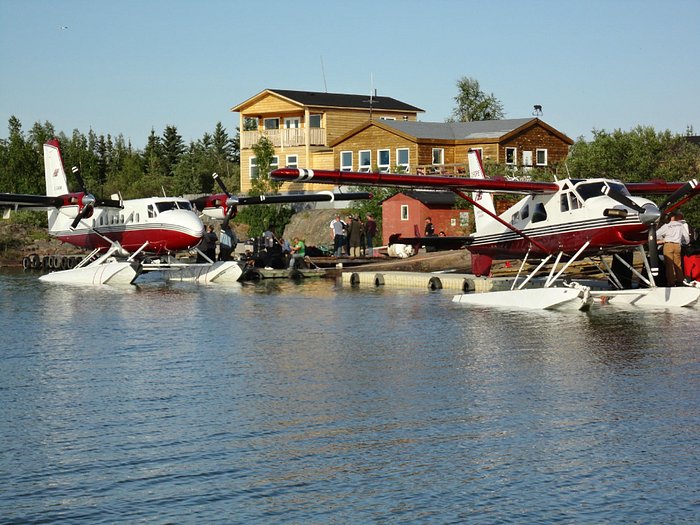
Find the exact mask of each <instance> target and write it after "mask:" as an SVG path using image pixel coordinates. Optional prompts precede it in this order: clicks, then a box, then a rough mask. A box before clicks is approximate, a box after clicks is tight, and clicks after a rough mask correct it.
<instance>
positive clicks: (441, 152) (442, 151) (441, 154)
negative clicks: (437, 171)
mask: <svg viewBox="0 0 700 525" xmlns="http://www.w3.org/2000/svg"><path fill="white" fill-rule="evenodd" d="M435 153H438V154H439V157H440V158H439V162H435ZM430 158H431V159H432V163H433V166H444V165H445V148H433V149H432V152H431V153H430Z"/></svg>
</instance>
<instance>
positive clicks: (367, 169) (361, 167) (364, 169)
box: [357, 149, 372, 173]
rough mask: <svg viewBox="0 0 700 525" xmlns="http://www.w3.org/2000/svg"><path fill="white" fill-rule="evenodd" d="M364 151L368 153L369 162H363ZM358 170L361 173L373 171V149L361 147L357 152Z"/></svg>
mask: <svg viewBox="0 0 700 525" xmlns="http://www.w3.org/2000/svg"><path fill="white" fill-rule="evenodd" d="M363 153H364V154H366V155H368V156H369V157H368V158H369V163H368V164H363V163H362V160H363V159H362V157H363ZM357 171H359V172H361V173H369V172H370V171H372V150H371V149H361V150H360V151H358V152H357Z"/></svg>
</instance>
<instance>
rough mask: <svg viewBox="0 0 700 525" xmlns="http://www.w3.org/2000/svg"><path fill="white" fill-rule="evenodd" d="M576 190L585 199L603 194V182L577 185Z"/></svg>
mask: <svg viewBox="0 0 700 525" xmlns="http://www.w3.org/2000/svg"><path fill="white" fill-rule="evenodd" d="M576 191H577V192H578V194H579V195H580V196H581V198H582V199H583V200H584V201H587V200H588V199H590V198H593V197H600V196H601V195H603V182H587V183H585V184H579V185H578V186H576Z"/></svg>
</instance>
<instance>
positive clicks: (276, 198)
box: [238, 191, 372, 205]
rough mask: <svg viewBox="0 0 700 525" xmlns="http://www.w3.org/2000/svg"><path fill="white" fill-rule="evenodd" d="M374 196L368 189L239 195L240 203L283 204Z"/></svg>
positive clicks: (359, 198)
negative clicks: (339, 191)
mask: <svg viewBox="0 0 700 525" xmlns="http://www.w3.org/2000/svg"><path fill="white" fill-rule="evenodd" d="M371 197H372V194H371V193H368V192H366V191H362V192H352V193H332V192H330V191H328V192H319V193H285V194H279V195H257V196H254V197H238V204H245V205H250V204H282V203H287V202H319V201H351V200H366V199H370V198H371Z"/></svg>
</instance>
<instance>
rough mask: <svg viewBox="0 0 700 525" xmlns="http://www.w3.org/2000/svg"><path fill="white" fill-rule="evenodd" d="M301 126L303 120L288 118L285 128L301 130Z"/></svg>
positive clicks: (285, 121) (285, 120)
mask: <svg viewBox="0 0 700 525" xmlns="http://www.w3.org/2000/svg"><path fill="white" fill-rule="evenodd" d="M300 125H301V119H300V118H299V117H286V118H285V119H284V127H285V128H287V129H290V128H294V129H296V128H299V127H300Z"/></svg>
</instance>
